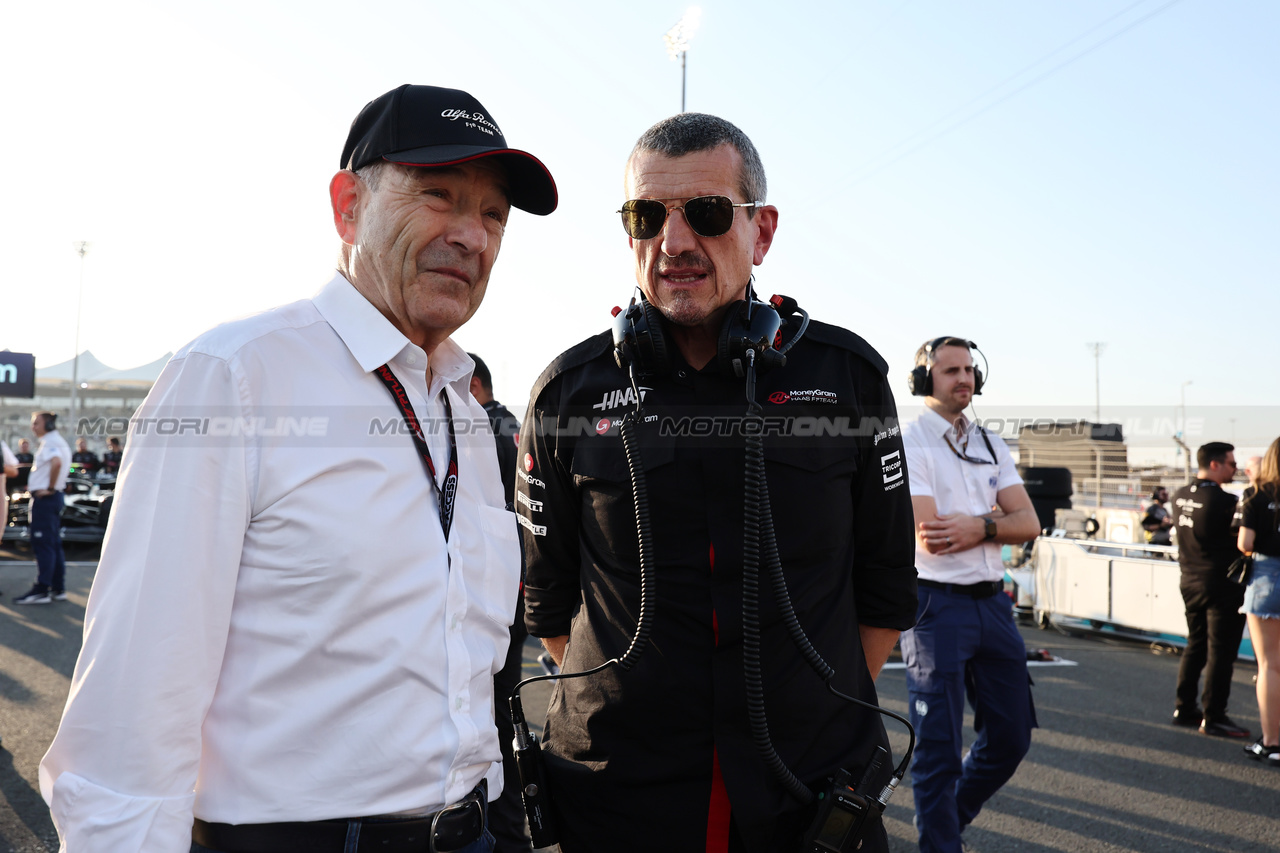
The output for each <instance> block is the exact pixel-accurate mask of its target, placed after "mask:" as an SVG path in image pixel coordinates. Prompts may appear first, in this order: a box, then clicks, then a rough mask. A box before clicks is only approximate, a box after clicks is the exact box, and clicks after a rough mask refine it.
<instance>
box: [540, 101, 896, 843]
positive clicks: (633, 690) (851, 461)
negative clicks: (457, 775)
mask: <svg viewBox="0 0 1280 853" xmlns="http://www.w3.org/2000/svg"><path fill="white" fill-rule="evenodd" d="M626 191H627V193H628V195H629V197H630V200H629V201H627V202H626V203H625V204H624V206H623V210H622V211H621V212H622V214H623V226H624V228H625V229H626V231H627V234H628V237H629V240H628V243H629V245H630V247H631V249H632V250H633V252H634V256H635V263H636V279H637V281H638V283H639V287H640V292H641V296H642V299H641V301H640V302H639V303H637V304H634V305H633V306H632V308H631V309H629V310H628V312H627V314H625V315H623V318H624V322H633V321H634V322H635V323H638V324H640V325H643V326H644V327H645V328H646V330H647V331H646V332H645V333H643V337H644V339H645V340H647V341H649V342H650V346H649V348H648V350H647V354H646V351H645V350H639V351H636V350H633V351H632V354H633V355H634V358H633V359H632V361H631V364H632V365H633V366H634V367H635V369H636V371H637V375H638V379H637V383H636V386H635V387H633V386H632V382H631V380H630V378H629V372H628V370H627V369H622V368H620V367H619V365H618V364H617V363H616V362H615V359H614V346H613V342H612V338H611V335H610V334H609V333H608V332H605V333H603V334H600V335H596V336H595V337H592V338H589V339H587V340H586V341H583V342H582V343H580V344H578V345H577V346H575V347H573V348H571V349H570V350H568V351H567V352H565V353H564V354H562V355H561V356H560V357H559V358H557V359H556V360H555V361H553V362H552V364H551V365H550V366H549V367H548V368H547V370H546V371H545V372H544V373H543V374H542V376H541V378H540V379H539V380H538V381H537V383H536V384H535V386H534V388H533V391H532V395H531V398H530V406H529V410H528V412H527V413H526V416H525V421H524V424H523V425H522V427H521V431H520V454H519V458H518V462H519V464H518V467H517V473H518V476H519V480H518V482H517V483H516V488H517V490H518V495H517V497H518V499H519V500H518V503H517V507H516V510H517V512H518V513H520V519H521V525H522V526H523V527H524V536H523V539H524V543H525V555H526V559H527V569H528V574H527V580H526V586H525V604H526V608H527V614H528V615H527V620H526V621H527V623H528V625H529V630H530V633H532V634H533V635H534V636H536V637H541V638H542V639H543V642H544V644H545V645H546V646H547V648H548V650H549V651H550V652H551V654H552V656H553V657H554V658H555V660H556V662H557V663H558V664H560V666H561V671H562V672H564V673H569V672H578V671H582V670H586V669H590V668H593V667H596V666H598V665H599V664H601V663H603V662H604V661H606V660H609V659H611V658H615V657H617V656H619V655H621V654H622V653H623V652H624V650H626V649H627V647H628V645H629V643H630V642H631V638H632V636H633V633H634V632H635V631H636V627H637V619H638V616H639V613H640V589H639V581H640V563H641V559H640V545H639V535H638V533H637V516H636V513H637V507H636V505H635V501H634V500H633V492H632V485H631V480H630V476H629V474H628V464H627V459H626V454H625V453H624V450H623V446H622V441H621V438H620V432H621V429H622V427H621V424H622V419H623V417H624V416H626V415H627V414H628V413H629V412H634V411H635V409H636V404H637V402H639V401H637V399H636V398H637V396H640V397H642V398H643V399H642V402H643V411H644V415H643V417H642V418H639V419H638V420H639V423H637V424H636V426H635V435H636V444H637V449H638V461H637V467H638V468H642V469H643V472H644V478H645V482H646V486H645V488H646V492H647V495H648V498H649V500H648V513H649V523H648V524H647V525H645V528H646V530H647V531H648V533H649V534H650V541H651V542H652V549H653V550H652V553H651V558H647V559H646V562H648V563H651V570H652V574H651V583H652V587H651V589H652V592H651V596H652V597H651V598H648V599H647V604H646V606H647V607H651V608H652V614H653V617H652V633H651V634H650V636H649V637H648V643H647V645H646V646H645V648H644V651H643V652H641V653H640V654H639V656H638V658H636V662H635V665H634V667H633V668H632V669H630V670H629V671H625V672H624V671H620V669H619V668H618V667H616V666H614V667H610V668H608V669H605V670H603V671H601V672H599V673H596V674H594V675H591V676H588V677H584V678H576V679H566V678H564V677H563V676H562V677H561V678H560V680H559V681H558V682H557V684H556V687H555V690H554V692H553V695H552V699H551V704H550V707H549V709H548V717H547V723H546V730H545V736H544V740H545V742H544V747H543V749H544V752H543V755H544V758H545V761H546V770H547V773H548V785H549V788H550V803H551V811H552V813H553V814H554V815H555V817H556V820H557V822H558V829H559V833H560V845H561V848H562V850H563V851H564V853H580V851H599V850H610V851H624V853H625V851H637V853H639V851H651V850H663V851H667V853H691V851H713V850H714V851H740V850H741V851H759V852H760V853H764V851H770V853H773V851H785V850H794V849H798V847H799V841H800V839H801V836H802V834H803V833H804V832H805V830H806V829H807V827H808V824H809V823H810V822H811V820H812V817H813V815H814V813H815V809H816V806H814V805H808V806H806V805H804V804H802V802H801V801H800V797H801V796H802V793H801V792H800V791H799V790H798V789H795V788H791V789H788V788H787V787H785V786H784V783H783V782H780V781H779V777H780V776H782V775H783V774H782V773H781V772H780V771H779V770H778V769H777V767H776V766H774V767H771V766H770V765H769V763H768V762H767V761H766V759H764V758H762V744H761V742H760V741H759V740H758V739H757V738H756V737H755V735H753V730H752V726H751V724H750V722H749V719H748V712H747V705H748V702H749V701H755V700H754V699H751V698H750V697H753V696H754V697H759V696H761V694H762V696H763V705H764V708H765V711H766V716H767V724H768V734H769V736H770V739H771V741H772V747H773V748H774V749H775V750H776V756H777V758H778V759H780V762H781V764H782V765H784V766H785V767H786V768H788V769H789V770H790V772H791V773H793V774H794V778H795V779H797V780H799V781H800V782H803V783H804V785H806V786H808V787H809V788H810V789H812V788H814V787H817V786H819V785H822V784H824V782H825V780H826V779H827V778H828V777H830V776H832V775H833V774H835V773H836V772H837V771H839V770H840V769H842V768H843V769H846V770H848V771H850V772H851V773H852V774H853V775H854V778H855V779H857V778H858V777H859V775H860V772H861V771H860V768H863V767H865V766H866V765H867V764H868V762H869V760H870V759H871V758H872V755H873V753H874V752H875V750H876V748H877V747H878V746H882V747H885V748H886V749H887V739H886V736H885V728H884V726H883V724H882V722H881V718H880V716H879V715H878V714H877V713H876V712H875V711H874V710H868V709H866V708H862V707H858V706H855V705H854V704H852V703H850V702H847V701H845V700H843V699H841V698H838V697H836V696H835V695H833V694H832V693H831V692H830V691H829V690H828V689H827V686H826V685H825V684H824V683H823V680H822V679H821V678H820V677H819V676H818V675H816V674H815V672H814V671H813V669H811V668H810V666H809V665H808V664H807V663H806V662H805V660H804V658H803V657H802V656H801V654H800V652H798V651H797V650H796V647H795V645H794V644H793V641H792V638H791V636H789V635H788V632H787V630H786V628H785V626H784V624H783V622H782V618H781V617H780V615H779V613H780V610H781V605H780V604H779V603H778V600H779V599H780V595H779V594H778V593H777V592H776V589H775V588H774V587H772V586H771V582H770V573H769V571H768V570H767V569H766V568H765V565H766V561H765V560H764V559H761V560H760V561H759V586H760V590H761V592H760V594H759V596H758V598H759V602H758V605H759V618H758V619H756V620H752V621H753V623H756V624H758V626H759V631H760V641H759V648H760V649H761V650H762V652H761V654H760V658H761V666H760V682H761V684H762V688H761V689H760V690H759V691H756V690H755V689H754V688H753V689H751V690H750V691H749V690H748V688H747V686H746V678H745V677H744V645H745V643H744V626H748V627H747V630H748V631H749V630H750V628H749V625H748V623H747V622H746V621H745V620H744V618H743V608H744V598H746V597H747V596H745V595H744V579H745V578H744V573H745V572H746V570H747V567H748V565H749V564H750V563H749V554H750V553H751V552H753V551H754V550H755V549H754V548H749V547H748V545H747V543H746V537H747V535H748V534H749V535H751V536H753V537H754V536H755V535H757V534H758V533H760V532H761V531H762V530H764V529H765V524H764V522H759V523H752V524H750V525H748V524H747V523H746V521H745V510H746V504H747V500H746V498H745V497H744V491H746V487H747V484H746V479H750V484H749V485H750V487H751V488H752V489H753V490H754V488H755V487H756V484H757V482H758V478H757V476H756V475H750V476H749V475H747V474H746V473H745V468H746V460H747V446H748V445H747V440H746V439H745V438H744V436H743V428H742V424H743V420H744V414H745V413H746V411H747V408H748V400H751V401H754V403H755V405H759V406H760V407H762V409H761V412H760V415H761V417H763V418H765V420H764V428H763V444H764V448H763V456H764V466H763V468H764V471H765V474H766V479H767V492H768V497H769V503H770V504H771V506H772V524H773V528H774V531H775V534H776V545H777V551H778V554H779V555H780V563H781V570H782V575H783V576H784V577H785V582H786V586H787V588H788V589H789V592H790V599H791V602H792V604H793V606H794V612H795V616H796V617H797V619H798V621H799V623H800V625H801V627H802V628H803V629H804V631H805V632H807V635H808V638H809V639H810V640H811V641H812V644H813V646H814V647H815V648H816V649H817V650H818V652H819V653H820V654H821V655H822V657H823V658H824V659H825V661H826V663H827V664H828V665H829V666H830V667H832V668H833V669H834V671H835V676H834V678H833V680H832V682H831V684H832V687H833V688H835V689H838V690H840V691H841V692H842V693H844V694H846V695H849V696H854V697H857V698H859V699H862V700H863V701H866V702H871V703H874V702H875V701H876V692H875V685H874V678H875V676H876V674H877V673H878V672H879V670H880V667H881V666H882V665H883V664H884V661H885V659H886V658H887V656H888V654H889V652H890V650H891V649H892V647H893V645H894V642H895V641H896V639H897V637H898V633H899V631H901V630H902V629H904V628H908V627H910V626H911V624H912V619H913V616H914V613H915V607H916V598H915V570H914V567H913V565H912V533H911V526H912V515H911V501H910V496H909V494H908V491H907V488H906V477H905V475H904V470H903V467H902V461H901V460H902V442H901V438H900V435H899V428H898V426H897V418H896V410H895V406H894V401H893V394H892V392H891V391H890V390H889V386H888V383H887V381H886V378H885V373H886V364H885V362H884V361H883V359H881V358H880V356H879V355H878V354H877V353H876V352H875V350H873V349H872V348H871V347H870V346H869V345H868V344H867V343H866V342H865V341H864V340H862V339H861V338H860V337H858V336H857V335H855V334H853V333H852V332H849V331H846V330H845V329H841V328H838V327H835V326H829V325H826V324H823V323H818V322H816V321H815V322H813V323H811V324H810V325H809V326H808V327H807V330H806V331H805V332H804V334H803V335H800V334H799V332H798V330H799V327H800V321H799V320H798V319H791V320H789V321H788V322H787V324H786V325H785V326H783V328H782V329H781V332H780V337H781V341H782V343H781V346H782V347H786V346H788V345H789V344H790V343H791V342H792V341H796V342H795V344H794V347H793V348H791V349H790V350H789V351H788V352H787V353H786V363H785V366H781V367H773V368H772V369H770V370H768V371H767V372H762V373H759V375H758V377H757V384H756V387H755V389H754V394H752V393H750V390H749V389H747V388H746V385H745V380H744V379H743V378H741V376H742V375H741V374H738V373H737V370H736V367H737V366H740V365H735V363H734V359H733V357H732V350H733V344H732V343H731V342H732V341H735V340H740V339H741V335H740V333H739V331H738V329H739V327H740V326H741V325H744V324H746V323H747V322H748V320H747V319H745V317H744V314H745V311H746V304H745V302H743V301H742V300H744V298H746V297H749V296H750V295H751V291H750V288H749V282H750V279H751V270H752V266H753V265H758V264H760V263H761V262H763V260H764V257H765V253H766V252H767V251H768V249H769V246H770V244H771V242H772V239H773V235H774V230H775V228H776V226H777V222H778V211H777V209H776V208H775V207H772V206H771V205H767V204H765V203H764V198H765V179H764V169H763V166H762V165H761V163H760V158H759V155H758V154H757V152H756V149H755V147H754V146H753V145H752V143H751V141H750V140H749V139H748V138H747V137H746V135H745V134H743V133H742V131H741V130H739V129H738V128H737V127H735V126H734V125H732V124H730V123H729V122H727V121H724V120H723V119H720V118H716V117H714V116H709V115H703V114H698V113H684V114H681V115H678V116H675V117H673V118H670V119H666V120H664V121H662V122H659V123H658V124H656V125H654V126H653V127H652V128H650V129H649V130H648V131H647V132H646V133H645V134H644V135H643V136H642V137H641V138H640V140H639V141H638V142H637V143H636V146H635V148H634V149H633V150H632V153H631V156H630V158H629V160H628V163H627V169H626ZM742 208H745V209H742ZM787 304H788V303H786V302H783V301H781V300H780V301H779V303H778V305H779V306H784V305H787ZM751 310H752V311H753V312H754V313H755V316H763V317H765V318H766V319H767V318H768V316H769V315H767V314H762V313H761V308H760V307H759V303H757V307H755V308H753V309H751ZM779 313H781V314H784V315H790V316H791V317H792V318H794V317H795V315H794V314H792V313H791V312H790V311H787V310H786V308H781V307H780V312H779ZM628 317H629V318H631V319H627V318H628ZM641 336H642V335H641V332H639V331H636V332H635V338H636V340H639V338H640V337H641ZM797 339H798V341H797ZM765 340H766V341H768V340H774V338H773V337H772V333H770V334H769V336H768V337H767V338H766V339H765ZM776 355H777V353H776V352H775V351H774V350H770V349H768V348H762V349H761V350H760V358H761V360H765V359H766V358H773V357H776ZM742 358H743V359H745V355H743V357H742ZM740 361H741V359H740ZM842 420H843V422H845V423H847V424H850V425H852V428H851V429H847V430H841V429H839V428H835V429H832V430H821V431H819V430H817V429H816V427H815V425H820V424H823V423H827V424H829V425H833V426H835V425H838V424H839V423H841V422H842ZM872 425H874V426H875V428H872ZM708 426H709V427H710V429H704V427H708ZM862 427H866V428H865V429H863V428H862ZM833 433H834V434H833ZM806 436H810V437H806ZM753 444H754V442H753ZM753 504H758V502H755V501H753ZM762 550H763V549H762ZM751 562H754V561H751ZM888 770H889V766H888V762H887V761H886V762H885V766H884V768H883V776H884V778H885V779H887V778H888ZM877 790H878V789H877ZM862 849H863V850H864V851H868V853H871V851H883V850H886V849H887V839H886V836H885V834H884V830H883V827H882V826H881V825H880V824H879V821H875V822H874V823H873V824H872V826H871V828H870V830H869V831H868V834H867V836H866V838H865V843H864V844H863V847H862Z"/></svg>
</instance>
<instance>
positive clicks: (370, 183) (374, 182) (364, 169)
mask: <svg viewBox="0 0 1280 853" xmlns="http://www.w3.org/2000/svg"><path fill="white" fill-rule="evenodd" d="M394 165H396V164H395V163H392V162H390V161H388V160H374V161H373V162H372V163H369V164H368V165H366V166H361V167H360V168H359V169H356V175H358V176H359V178H360V180H362V181H364V183H365V186H367V187H368V188H369V189H371V190H373V191H374V192H377V190H378V184H380V183H381V182H382V175H383V173H385V172H386V171H387V169H388V168H389V167H391V166H394Z"/></svg>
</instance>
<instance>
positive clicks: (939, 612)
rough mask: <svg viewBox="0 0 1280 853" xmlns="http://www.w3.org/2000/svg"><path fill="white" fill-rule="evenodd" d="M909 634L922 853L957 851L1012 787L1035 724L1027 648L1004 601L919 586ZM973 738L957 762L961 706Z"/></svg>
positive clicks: (906, 652)
mask: <svg viewBox="0 0 1280 853" xmlns="http://www.w3.org/2000/svg"><path fill="white" fill-rule="evenodd" d="M919 598H920V605H919V609H918V610H917V611H916V626H915V627H914V628H912V629H911V630H909V631H906V632H904V633H903V635H902V640H901V645H902V657H903V660H904V661H905V662H906V665H907V692H908V697H909V699H908V704H909V711H910V715H911V724H912V725H913V726H915V728H916V738H917V742H916V751H915V756H914V758H913V759H912V762H911V780H912V783H911V784H912V790H913V792H914V796H915V803H916V817H917V828H918V830H919V833H920V851H921V853H960V849H961V847H960V832H961V830H963V829H964V828H965V827H966V826H968V825H969V823H970V822H972V821H973V819H974V818H975V817H976V816H977V814H978V812H979V811H980V810H981V809H982V805H983V803H985V802H986V801H987V800H988V799H989V798H990V797H991V796H992V795H993V794H995V792H996V791H998V790H999V789H1000V786H1001V785H1003V784H1004V783H1005V782H1007V781H1008V780H1009V778H1010V777H1011V776H1013V773H1014V771H1015V770H1017V769H1018V764H1019V762H1021V761H1022V758H1023V756H1024V755H1026V754H1027V750H1028V749H1029V748H1030V746H1031V729H1032V728H1034V727H1035V726H1036V716H1035V707H1034V705H1033V704H1032V700H1031V678H1030V676H1029V675H1028V674H1027V650H1026V644H1025V643H1024V642H1023V641H1022V635H1020V634H1019V633H1018V629H1017V627H1016V626H1015V625H1014V622H1013V603H1012V602H1011V601H1010V600H1009V598H1008V596H1005V595H994V596H991V597H989V598H976V599H975V598H972V597H970V596H968V595H964V594H958V593H953V592H948V591H946V590H941V589H933V588H929V587H924V586H922V587H920V589H919ZM966 696H967V697H968V699H969V704H970V705H972V706H973V710H974V720H973V727H974V730H975V731H976V732H977V734H978V738H977V740H976V741H975V742H974V744H973V747H972V748H971V749H970V750H969V754H968V755H967V756H966V757H965V758H964V760H963V761H961V758H960V754H961V749H962V746H963V744H962V740H961V728H962V726H963V724H964V701H965V697H966Z"/></svg>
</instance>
